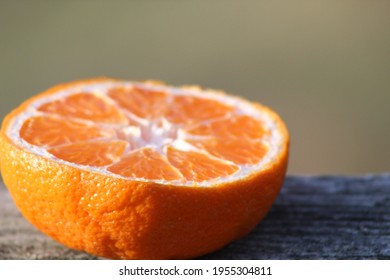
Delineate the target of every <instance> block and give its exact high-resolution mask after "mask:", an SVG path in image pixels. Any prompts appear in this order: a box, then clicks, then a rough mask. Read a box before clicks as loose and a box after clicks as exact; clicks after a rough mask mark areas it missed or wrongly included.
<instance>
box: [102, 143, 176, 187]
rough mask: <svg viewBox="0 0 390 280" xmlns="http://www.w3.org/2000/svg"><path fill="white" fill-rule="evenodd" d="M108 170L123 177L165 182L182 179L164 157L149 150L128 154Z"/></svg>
mask: <svg viewBox="0 0 390 280" xmlns="http://www.w3.org/2000/svg"><path fill="white" fill-rule="evenodd" d="M108 170H109V171H111V172H112V173H115V174H118V175H122V176H125V177H135V178H144V179H165V180H178V179H181V178H182V176H181V175H180V173H179V172H178V171H177V170H176V169H175V168H173V167H172V166H171V165H170V164H169V163H168V162H167V160H166V158H165V157H164V156H162V155H161V154H160V153H158V152H157V151H156V150H154V149H151V148H144V149H139V150H136V151H133V152H131V153H129V154H128V155H126V156H124V157H123V158H122V159H121V161H120V162H118V163H116V164H114V165H112V166H110V167H109V168H108Z"/></svg>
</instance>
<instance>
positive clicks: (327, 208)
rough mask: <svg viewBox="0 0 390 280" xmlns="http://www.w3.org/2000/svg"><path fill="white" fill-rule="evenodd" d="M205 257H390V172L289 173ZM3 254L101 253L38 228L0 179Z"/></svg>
mask: <svg viewBox="0 0 390 280" xmlns="http://www.w3.org/2000/svg"><path fill="white" fill-rule="evenodd" d="M202 258H203V259H390V174H387V175H375V176H364V177H291V176H290V177H288V178H287V180H286V182H285V184H284V187H283V189H282V192H281V193H280V196H279V197H278V199H277V201H276V203H275V204H274V206H273V208H272V209H271V211H270V213H269V214H268V216H267V218H266V219H265V220H264V221H263V222H262V223H260V224H259V225H258V226H257V227H256V228H255V229H254V230H253V232H252V233H251V234H249V235H248V236H246V237H245V238H243V239H241V240H238V241H236V242H233V243H231V244H230V245H228V246H226V247H225V248H224V249H222V250H220V251H218V252H215V253H213V254H209V255H206V256H203V257H202ZM0 259H96V258H95V257H93V256H90V255H88V254H85V253H81V252H76V251H73V250H70V249H68V248H66V247H64V246H62V245H60V244H58V243H57V242H55V241H53V240H51V239H50V238H48V237H46V236H45V235H43V234H41V233H40V232H38V231H37V230H36V229H35V228H34V227H33V226H31V225H30V224H29V223H28V222H27V221H26V220H25V219H24V218H23V217H22V216H21V215H20V214H19V212H18V211H17V209H16V208H15V206H14V204H13V202H12V200H11V198H10V196H9V193H8V191H7V190H6V188H5V187H4V185H3V184H2V183H1V182H0Z"/></svg>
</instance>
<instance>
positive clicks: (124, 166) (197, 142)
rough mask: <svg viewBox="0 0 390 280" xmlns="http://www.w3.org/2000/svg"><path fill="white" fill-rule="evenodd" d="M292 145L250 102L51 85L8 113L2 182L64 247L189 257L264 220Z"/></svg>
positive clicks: (188, 92)
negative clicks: (289, 145)
mask: <svg viewBox="0 0 390 280" xmlns="http://www.w3.org/2000/svg"><path fill="white" fill-rule="evenodd" d="M288 143H289V136H288V132H287V129H286V127H285V125H284V123H283V121H282V120H281V119H280V117H279V116H278V115H277V114H276V113H274V112H273V111H271V110H270V109H268V108H266V107H264V106H262V105H259V104H257V103H252V102H249V101H246V100H244V99H242V98H238V97H234V96H231V95H227V94H225V93H223V92H219V91H214V90H204V89H201V88H198V87H181V88H179V87H171V86H167V85H163V84H160V83H155V82H129V81H121V80H114V79H107V78H99V79H92V80H85V81H78V82H72V83H67V84H63V85H60V86H56V87H54V88H52V89H49V90H48V91H46V92H44V93H41V94H39V95H37V96H36V97H33V98H31V99H29V100H27V101H26V102H24V103H23V104H22V105H21V106H20V107H18V108H17V109H15V110H14V111H13V112H11V113H10V114H9V115H7V116H6V118H5V120H4V122H3V125H2V129H1V133H0V145H1V153H0V157H1V173H2V176H3V178H4V182H5V184H6V185H7V187H8V189H9V191H10V193H11V195H12V197H13V199H14V201H15V204H16V205H17V207H18V208H19V209H20V211H21V212H22V214H23V215H24V216H25V217H26V219H27V220H29V221H30V222H31V223H32V224H33V225H35V226H36V227H37V228H38V229H40V230H41V231H42V232H44V233H45V234H47V235H49V236H51V237H52V238H54V239H55V240H57V241H59V242H61V243H63V244H65V245H67V246H69V247H71V248H74V249H76V250H83V251H86V252H89V253H91V254H94V255H97V256H103V257H107V258H122V259H178V258H180V259H182V258H193V257H196V256H199V255H202V254H205V253H209V252H212V251H215V250H217V249H219V248H221V247H223V246H224V245H226V244H227V243H229V242H231V241H233V240H235V239H237V238H240V237H242V236H244V235H246V234H247V233H248V232H249V231H250V230H251V229H252V228H253V227H254V226H255V225H256V224H257V223H258V222H259V221H260V220H261V219H262V218H263V217H264V216H265V214H266V213H267V211H268V209H269V208H270V207H271V205H272V203H273V201H274V200H275V198H276V196H277V194H278V192H279V189H280V187H281V185H282V182H283V180H284V176H285V173H286V167H287V158H288Z"/></svg>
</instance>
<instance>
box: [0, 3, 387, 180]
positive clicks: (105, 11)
mask: <svg viewBox="0 0 390 280" xmlns="http://www.w3.org/2000/svg"><path fill="white" fill-rule="evenodd" d="M95 76H110V77H115V78H124V79H131V80H139V79H159V80H164V81H166V82H167V83H169V84H174V85H181V84H200V85H203V86H205V87H210V88H218V89H224V90H226V91H228V92H232V93H234V94H237V95H241V96H244V97H246V98H248V99H250V100H253V101H258V102H260V103H263V104H265V105H268V106H270V107H272V108H273V109H274V110H276V111H277V112H278V113H279V114H280V115H281V116H282V117H283V119H284V120H285V121H286V123H287V125H288V127H289V129H290V133H291V138H292V142H291V160H290V166H289V173H290V174H363V173H373V172H385V171H390V145H389V144H390V128H389V119H390V1H385V0H383V1H382V0H370V1H369V0H367V1H359V0H353V1H352V0H351V1H345V0H338V1H337V0H328V1H315V0H307V1H300V0H295V1H287V0H286V1H248V0H243V1H239V0H236V1H233V0H219V1H218V0H208V1H206V0H199V1H185V0H183V1H179V0H177V1H174V0H171V1H169V0H165V1H157V0H156V1H145V0H144V1H141V0H140V1H125V0H123V1H120V0H112V1H109V0H106V1H103V0H95V1H93V0H90V1H88V0H79V1H76V0H73V1H72V0H71V1H60V0H58V1H54V0H47V1H38V0H34V1H31V0H24V1H23V0H17V1H15V0H10V1H8V0H0V95H1V99H0V118H1V119H2V118H3V117H4V115H5V114H6V113H7V112H9V111H10V110H11V109H12V108H14V107H16V106H17V105H18V104H20V103H21V102H22V101H23V100H24V99H26V98H28V97H30V96H32V95H34V94H36V93H38V92H40V91H42V90H45V89H46V88H48V87H50V86H52V85H54V84H57V83H61V82H66V81H70V80H75V79H82V78H88V77H95Z"/></svg>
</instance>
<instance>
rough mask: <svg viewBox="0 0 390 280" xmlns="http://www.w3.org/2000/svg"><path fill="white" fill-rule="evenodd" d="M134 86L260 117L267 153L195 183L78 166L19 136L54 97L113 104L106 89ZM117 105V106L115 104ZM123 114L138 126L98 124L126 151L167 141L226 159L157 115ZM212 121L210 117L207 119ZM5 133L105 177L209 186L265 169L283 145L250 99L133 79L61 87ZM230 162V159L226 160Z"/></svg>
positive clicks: (32, 148) (163, 149) (159, 145)
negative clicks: (89, 96) (86, 96)
mask: <svg viewBox="0 0 390 280" xmlns="http://www.w3.org/2000/svg"><path fill="white" fill-rule="evenodd" d="M133 85H136V86H137V87H143V88H145V89H150V90H157V91H164V92H166V93H167V94H172V95H193V96H197V97H201V98H208V99H213V100H217V101H219V102H221V103H224V104H227V105H230V106H232V107H233V108H234V109H235V111H234V114H236V115H240V114H244V115H249V116H251V117H253V118H255V119H258V120H260V121H261V122H262V123H263V125H264V127H265V129H266V130H269V131H270V133H269V135H267V136H266V137H265V138H263V139H259V141H261V142H263V143H265V144H266V145H267V146H268V148H269V149H268V152H267V154H266V155H265V157H263V158H262V159H261V160H260V161H259V162H258V163H256V164H252V165H239V164H235V165H236V166H238V167H239V170H238V171H237V172H236V173H234V174H232V175H230V176H227V177H219V178H215V179H212V180H208V181H202V182H195V181H183V180H160V179H143V178H135V177H124V176H121V175H118V174H114V173H112V172H110V171H108V170H107V168H108V166H105V167H91V166H85V165H80V164H76V163H72V162H68V161H64V160H62V159H59V158H57V157H55V156H54V155H52V154H50V153H49V152H48V151H47V150H46V149H45V148H44V147H39V146H35V145H32V144H30V143H28V142H27V141H25V140H23V139H22V138H21V137H20V129H21V127H22V125H23V123H24V122H25V121H26V120H27V119H29V118H30V117H33V116H39V115H47V114H46V113H43V112H41V111H38V110H37V108H39V107H40V106H42V105H43V104H45V103H48V102H52V101H55V100H59V99H62V98H64V97H66V96H69V95H72V94H76V93H79V92H91V93H93V94H95V95H96V96H99V97H101V98H103V99H104V100H105V101H106V102H108V103H111V104H116V103H115V101H114V100H112V99H110V98H109V97H108V96H107V95H106V93H107V91H108V89H110V88H113V87H118V86H120V87H132V86H133ZM116 106H118V105H116ZM120 110H122V112H123V113H124V114H126V115H127V116H128V117H129V118H131V119H132V120H134V121H135V122H136V123H138V126H131V125H123V124H122V125H121V124H99V125H101V126H105V127H109V128H111V129H113V131H115V135H114V137H113V138H111V139H119V140H124V141H127V142H129V145H128V148H127V150H126V151H125V153H126V152H130V150H134V149H139V148H143V147H151V148H154V149H156V150H157V151H159V152H160V153H162V154H164V155H166V147H167V144H169V145H171V146H173V147H174V148H176V149H178V150H183V151H191V150H196V151H197V152H202V153H205V154H207V155H208V156H209V157H212V158H213V159H217V160H220V161H224V162H229V161H226V160H224V159H219V158H216V157H214V156H212V155H210V154H208V153H207V151H204V150H199V149H198V148H196V147H194V146H193V145H191V144H189V143H188V142H186V141H185V139H191V138H202V137H207V136H195V135H190V134H188V133H186V132H185V131H184V130H183V128H182V127H181V126H180V125H176V124H173V123H170V122H169V121H168V120H166V119H165V118H160V119H158V120H156V121H149V120H145V119H142V118H139V117H137V116H135V115H133V114H131V113H129V112H128V111H126V110H124V109H120ZM77 120H78V121H81V122H85V123H93V122H91V121H88V120H85V119H77ZM209 121H214V120H208V121H207V122H209ZM6 133H7V136H8V137H9V138H10V139H12V140H13V141H14V142H15V144H17V145H18V146H20V147H22V148H23V149H27V150H30V151H31V152H33V153H35V154H37V155H39V156H42V157H44V158H48V159H51V160H54V161H57V162H60V163H61V164H66V165H70V166H73V167H75V168H78V169H82V170H88V171H94V172H99V173H102V174H105V175H108V176H112V177H116V178H123V179H127V180H136V181H145V182H151V181H152V182H157V183H159V184H169V185H197V186H209V185H214V184H215V182H218V183H222V182H227V181H234V180H238V179H240V178H242V177H245V176H248V175H249V174H250V173H251V172H253V171H256V172H258V171H260V170H262V169H264V168H266V167H267V166H268V165H269V164H270V163H272V162H273V161H275V160H276V158H278V155H279V153H280V152H281V149H282V147H283V142H284V141H285V140H284V139H283V136H282V133H281V132H280V131H279V129H278V125H277V123H276V120H275V119H273V117H272V116H271V115H270V114H268V113H266V112H265V111H261V110H259V109H257V108H256V107H255V106H253V105H252V104H251V103H250V102H246V101H245V100H243V99H240V98H236V97H233V96H229V95H225V94H222V93H220V92H217V91H212V90H199V89H197V88H174V87H168V86H164V85H156V84H144V83H133V82H112V81H110V82H96V83H93V84H86V85H80V86H74V87H71V88H67V89H65V90H62V91H59V92H57V93H55V94H53V95H51V96H49V97H47V98H42V99H39V100H36V101H35V102H33V103H31V104H30V105H29V106H28V108H26V109H25V110H24V111H23V112H22V113H21V114H19V115H17V116H16V117H15V118H14V119H13V122H12V123H11V124H10V125H9V126H8V127H7V128H6ZM229 163H232V162H229Z"/></svg>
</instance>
